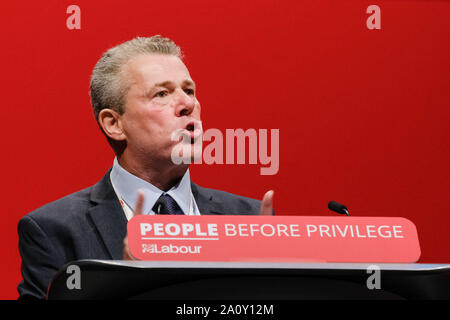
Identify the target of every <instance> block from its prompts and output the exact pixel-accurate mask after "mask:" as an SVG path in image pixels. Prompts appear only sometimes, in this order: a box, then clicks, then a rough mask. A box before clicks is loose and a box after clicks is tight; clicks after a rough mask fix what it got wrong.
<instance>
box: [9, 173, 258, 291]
mask: <svg viewBox="0 0 450 320" xmlns="http://www.w3.org/2000/svg"><path fill="white" fill-rule="evenodd" d="M110 172H111V170H109V171H108V172H107V173H106V175H105V176H104V177H103V178H102V179H101V180H100V181H99V182H98V183H97V184H95V185H93V186H91V187H89V188H87V189H84V190H81V191H78V192H76V193H74V194H71V195H68V196H66V197H64V198H61V199H59V200H56V201H54V202H51V203H49V204H47V205H45V206H43V207H41V208H39V209H37V210H35V211H33V212H31V213H29V214H28V215H26V216H24V217H23V218H22V219H21V220H20V221H19V225H18V231H19V251H20V255H21V256H22V266H21V271H22V277H23V280H22V281H21V282H20V284H19V285H18V287H17V289H18V291H19V294H20V298H21V299H22V298H29V297H34V298H40V299H43V298H45V295H46V291H47V287H48V285H49V282H50V280H51V278H52V277H53V275H54V274H55V273H56V271H58V270H59V269H60V268H61V267H62V266H64V265H65V264H67V263H69V262H71V261H74V260H79V259H106V260H111V259H113V260H121V259H122V254H123V252H122V251H123V239H124V237H125V235H126V226H127V220H126V217H125V214H124V212H123V210H122V207H121V205H120V203H119V200H118V198H117V196H116V194H115V192H114V190H113V188H112V185H111V181H110V178H109V175H110ZM192 193H193V195H194V198H195V201H196V203H197V206H198V208H199V210H200V213H201V214H227V215H228V214H258V213H259V209H260V203H261V202H260V201H258V200H254V199H249V198H245V197H241V196H237V195H233V194H231V193H227V192H223V191H218V190H213V189H206V188H201V187H199V186H197V185H196V184H194V183H192Z"/></svg>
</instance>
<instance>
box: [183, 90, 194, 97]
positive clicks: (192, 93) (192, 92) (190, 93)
mask: <svg viewBox="0 0 450 320" xmlns="http://www.w3.org/2000/svg"><path fill="white" fill-rule="evenodd" d="M184 92H186V94H187V95H190V96H193V95H194V94H195V91H194V89H184Z"/></svg>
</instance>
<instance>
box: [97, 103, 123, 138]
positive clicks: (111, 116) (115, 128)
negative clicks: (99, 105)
mask: <svg viewBox="0 0 450 320" xmlns="http://www.w3.org/2000/svg"><path fill="white" fill-rule="evenodd" d="M121 120H122V119H121V115H120V114H119V113H118V112H117V111H114V110H112V109H103V110H102V111H100V113H99V114H98V123H99V124H100V126H101V128H102V130H103V132H104V133H105V134H106V135H107V136H108V137H109V138H111V139H113V140H116V141H123V140H125V139H126V136H125V133H124V132H123V128H122V121H121Z"/></svg>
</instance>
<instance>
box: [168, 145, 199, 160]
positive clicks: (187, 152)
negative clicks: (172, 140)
mask: <svg viewBox="0 0 450 320" xmlns="http://www.w3.org/2000/svg"><path fill="white" fill-rule="evenodd" d="M202 151H203V150H202V143H201V141H200V143H199V142H196V143H193V144H191V143H181V144H177V145H175V146H174V147H173V149H172V154H171V160H172V162H173V163H174V164H177V165H180V164H192V163H201V161H202Z"/></svg>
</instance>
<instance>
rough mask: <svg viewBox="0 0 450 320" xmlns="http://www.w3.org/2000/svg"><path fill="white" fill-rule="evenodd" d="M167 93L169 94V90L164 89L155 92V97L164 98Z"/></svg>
mask: <svg viewBox="0 0 450 320" xmlns="http://www.w3.org/2000/svg"><path fill="white" fill-rule="evenodd" d="M167 94H168V92H167V91H165V90H164V91H159V92H158V93H156V94H155V97H158V98H164V97H165V96H166V95H167Z"/></svg>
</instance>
